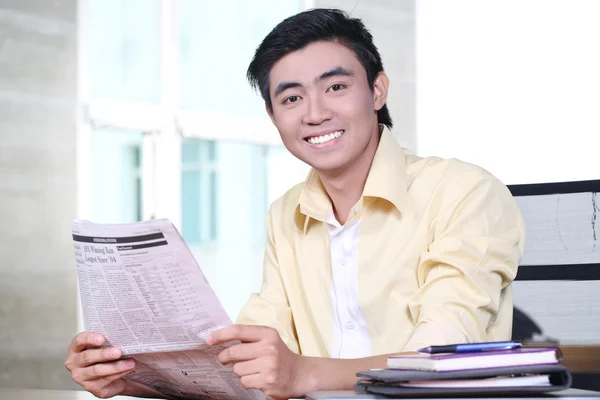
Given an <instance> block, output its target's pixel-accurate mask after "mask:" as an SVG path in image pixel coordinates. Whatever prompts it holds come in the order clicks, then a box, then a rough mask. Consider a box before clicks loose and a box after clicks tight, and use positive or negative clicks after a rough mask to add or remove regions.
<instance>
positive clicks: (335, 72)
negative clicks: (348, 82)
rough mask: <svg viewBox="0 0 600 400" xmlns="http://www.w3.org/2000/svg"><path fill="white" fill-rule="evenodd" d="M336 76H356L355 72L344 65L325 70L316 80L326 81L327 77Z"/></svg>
mask: <svg viewBox="0 0 600 400" xmlns="http://www.w3.org/2000/svg"><path fill="white" fill-rule="evenodd" d="M334 76H354V72H353V71H351V70H349V69H346V68H344V67H335V68H333V69H330V70H329V71H327V72H323V73H322V74H321V76H319V78H317V79H316V80H319V81H324V80H325V79H328V78H331V77H334Z"/></svg>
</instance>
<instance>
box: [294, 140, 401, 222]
mask: <svg viewBox="0 0 600 400" xmlns="http://www.w3.org/2000/svg"><path fill="white" fill-rule="evenodd" d="M405 157H406V155H405V152H404V149H403V148H402V147H401V146H400V144H399V143H398V141H397V140H396V138H394V136H393V135H392V133H391V132H390V131H389V130H387V129H384V130H383V132H382V134H381V138H380V139H379V145H378V146H377V151H376V152H375V157H374V158H373V162H372V164H371V169H370V170H369V174H368V176H367V182H366V184H365V188H364V190H363V198H364V197H373V198H379V199H384V200H386V201H388V202H390V203H391V204H393V205H394V207H395V208H396V209H397V210H398V211H400V212H402V211H403V209H404V207H405V206H406V204H407V200H408V194H407V184H406V171H405V168H406V161H405ZM297 211H298V212H299V213H300V214H302V215H304V216H305V218H298V219H297V221H298V222H299V227H300V229H302V230H303V231H304V232H305V233H306V230H307V229H308V225H309V223H310V219H316V220H319V221H326V220H327V218H328V217H329V216H330V215H331V213H332V206H331V200H330V199H329V195H328V194H327V191H326V190H325V187H324V186H323V183H322V182H321V179H320V178H319V174H318V173H317V171H316V170H315V169H314V168H313V169H311V170H310V172H309V173H308V176H307V178H306V181H305V182H304V189H303V190H302V193H301V194H300V198H299V201H298V207H297ZM297 217H300V216H299V215H298V216H297Z"/></svg>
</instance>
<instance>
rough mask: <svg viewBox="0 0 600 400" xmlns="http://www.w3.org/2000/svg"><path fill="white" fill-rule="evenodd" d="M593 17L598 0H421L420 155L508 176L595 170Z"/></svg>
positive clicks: (597, 42)
mask: <svg viewBox="0 0 600 400" xmlns="http://www.w3.org/2000/svg"><path fill="white" fill-rule="evenodd" d="M599 15H600V2H598V1H595V0H577V1H570V0H552V1H546V0H527V1H521V0H488V1H479V0H455V1H450V2H449V1H445V0H423V1H419V2H418V7H417V10H416V18H417V34H416V37H417V43H416V46H417V59H418V65H417V76H418V82H417V110H418V112H417V125H418V132H419V133H418V149H419V154H420V155H438V156H443V157H457V158H461V159H463V160H465V161H469V162H472V163H475V164H479V165H481V166H483V167H485V168H487V169H488V170H490V171H491V172H492V173H494V174H495V175H497V176H498V177H499V178H500V179H501V180H503V181H504V182H505V183H507V184H516V183H533V182H553V181H568V180H586V179H597V178H599V177H600V173H599V169H598V166H597V158H598V148H599V146H600V112H598V110H600V74H598V71H600V52H599V51H598V48H600V24H598V16H599Z"/></svg>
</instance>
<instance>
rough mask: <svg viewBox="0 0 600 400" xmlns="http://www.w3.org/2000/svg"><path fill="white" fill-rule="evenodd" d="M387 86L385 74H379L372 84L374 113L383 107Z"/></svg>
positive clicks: (387, 81) (388, 82) (388, 80)
mask: <svg viewBox="0 0 600 400" xmlns="http://www.w3.org/2000/svg"><path fill="white" fill-rule="evenodd" d="M389 86H390V79H389V78H388V76H387V75H386V73H385V72H383V71H382V72H380V73H379V75H377V78H376V79H375V82H373V104H374V107H375V110H376V111H379V110H381V109H382V108H383V106H384V105H385V102H386V101H387V95H388V88H389Z"/></svg>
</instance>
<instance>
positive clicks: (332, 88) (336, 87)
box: [329, 83, 344, 92]
mask: <svg viewBox="0 0 600 400" xmlns="http://www.w3.org/2000/svg"><path fill="white" fill-rule="evenodd" d="M343 88H344V85H342V84H341V83H336V84H333V85H331V86H330V87H329V90H330V91H332V92H337V91H338V90H342V89H343Z"/></svg>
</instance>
